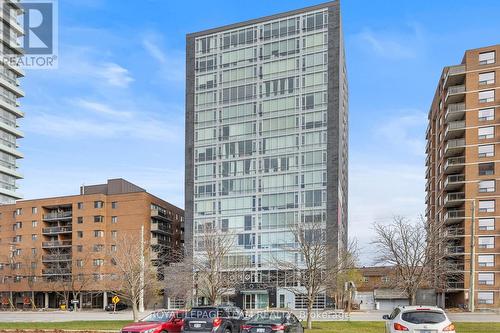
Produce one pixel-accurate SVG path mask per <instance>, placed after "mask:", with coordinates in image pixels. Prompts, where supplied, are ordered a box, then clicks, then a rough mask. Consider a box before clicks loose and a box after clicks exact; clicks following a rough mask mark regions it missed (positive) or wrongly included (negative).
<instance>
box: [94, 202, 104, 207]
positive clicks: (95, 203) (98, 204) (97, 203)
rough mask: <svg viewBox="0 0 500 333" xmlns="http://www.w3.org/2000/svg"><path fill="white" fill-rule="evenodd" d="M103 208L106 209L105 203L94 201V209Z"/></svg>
mask: <svg viewBox="0 0 500 333" xmlns="http://www.w3.org/2000/svg"><path fill="white" fill-rule="evenodd" d="M102 207H104V202H102V201H94V208H102Z"/></svg>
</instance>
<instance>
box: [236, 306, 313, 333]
mask: <svg viewBox="0 0 500 333" xmlns="http://www.w3.org/2000/svg"><path fill="white" fill-rule="evenodd" d="M241 333H304V328H303V327H302V324H301V323H300V321H299V319H297V317H296V316H295V315H294V314H293V313H291V312H287V311H263V312H259V313H257V314H256V315H254V316H253V317H251V318H250V319H248V320H247V322H246V323H245V324H244V325H242V326H241Z"/></svg>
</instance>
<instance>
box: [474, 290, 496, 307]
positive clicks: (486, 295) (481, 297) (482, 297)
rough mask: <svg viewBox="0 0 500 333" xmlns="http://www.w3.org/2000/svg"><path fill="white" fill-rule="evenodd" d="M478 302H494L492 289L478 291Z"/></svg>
mask: <svg viewBox="0 0 500 333" xmlns="http://www.w3.org/2000/svg"><path fill="white" fill-rule="evenodd" d="M477 302H478V303H479V304H493V292H492V291H480V292H478V293H477Z"/></svg>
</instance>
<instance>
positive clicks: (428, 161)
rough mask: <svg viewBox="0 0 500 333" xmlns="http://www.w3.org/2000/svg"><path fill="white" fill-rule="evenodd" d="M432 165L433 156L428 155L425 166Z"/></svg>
mask: <svg viewBox="0 0 500 333" xmlns="http://www.w3.org/2000/svg"><path fill="white" fill-rule="evenodd" d="M430 164H431V154H427V157H426V158H425V166H426V167H428V166H429V165H430Z"/></svg>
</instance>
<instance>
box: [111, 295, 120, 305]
mask: <svg viewBox="0 0 500 333" xmlns="http://www.w3.org/2000/svg"><path fill="white" fill-rule="evenodd" d="M119 301H120V297H118V296H113V298H112V299H111V302H113V304H116V303H118V302H119Z"/></svg>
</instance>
